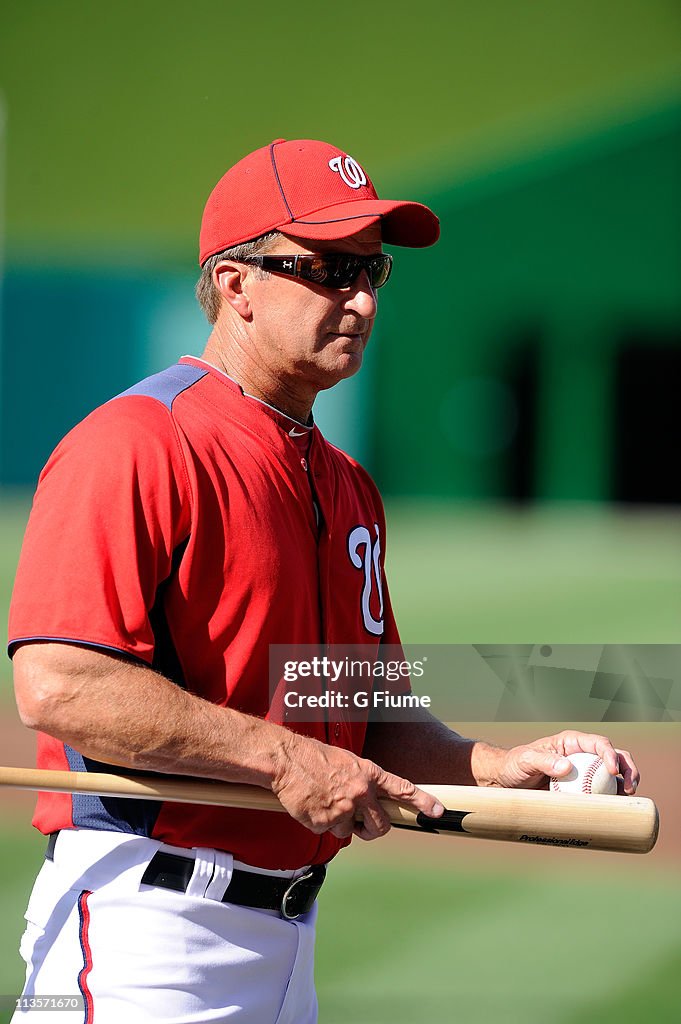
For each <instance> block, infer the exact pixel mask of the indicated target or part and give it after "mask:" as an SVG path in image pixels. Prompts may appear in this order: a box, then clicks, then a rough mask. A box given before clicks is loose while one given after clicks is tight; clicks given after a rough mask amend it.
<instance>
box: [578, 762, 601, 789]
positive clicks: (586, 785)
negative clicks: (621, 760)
mask: <svg viewBox="0 0 681 1024" xmlns="http://www.w3.org/2000/svg"><path fill="white" fill-rule="evenodd" d="M602 764H603V758H602V757H597V758H596V760H595V761H592V762H591V764H590V765H589V767H588V768H587V770H586V771H585V772H584V778H583V780H582V793H590V792H591V787H592V784H593V781H594V775H595V774H596V772H597V771H598V769H599V768H600V766H601V765H602Z"/></svg>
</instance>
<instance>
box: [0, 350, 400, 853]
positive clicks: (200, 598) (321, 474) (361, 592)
mask: <svg viewBox="0 0 681 1024" xmlns="http://www.w3.org/2000/svg"><path fill="white" fill-rule="evenodd" d="M291 428H292V421H291V420H290V419H289V418H288V417H286V416H284V415H283V414H281V413H279V412H278V411H277V410H275V409H272V408H270V407H269V406H267V405H265V404H264V403H261V402H258V401H256V400H254V399H252V398H249V397H248V396H245V395H244V394H243V392H242V391H241V388H240V387H239V386H238V385H237V384H236V383H235V382H234V381H232V380H230V378H228V377H226V376H225V375H224V374H223V373H221V372H220V371H219V370H216V369H214V368H213V367H210V366H209V365H208V364H207V363H205V362H203V361H202V360H198V359H193V358H191V357H185V358H183V359H181V360H180V362H179V363H178V364H176V365H175V366H173V367H170V368H169V369H167V370H164V371H163V372H161V373H158V374H156V375H154V376H153V377H150V378H148V379H147V380H145V381H142V382H141V383H140V384H138V385H136V386H135V387H133V388H131V389H130V390H129V391H127V392H125V393H124V394H123V395H120V396H119V397H117V398H115V399H112V400H111V401H110V402H107V403H106V404H105V405H103V406H101V407H100V408H98V409H96V410H95V411H94V412H93V413H92V414H91V415H90V416H88V417H87V418H86V419H85V420H83V422H82V423H80V424H79V425H78V426H76V427H75V428H74V429H73V430H72V431H71V432H70V433H69V434H68V435H67V436H66V437H65V438H64V440H63V441H62V442H61V443H60V444H59V445H58V447H57V448H56V450H55V451H54V453H53V454H52V456H51V457H50V459H49V461H48V463H47V465H46V467H45V469H44V470H43V472H42V474H41V476H40V481H39V484H38V489H37V492H36V495H35V500H34V503H33V509H32V512H31V517H30V520H29V524H28V528H27V532H26V537H25V540H24V545H23V549H22V553H21V559H20V562H19V568H18V572H17V578H16V583H15V589H14V594H13V598H12V606H11V613H10V626H9V638H10V652H12V651H13V650H14V649H16V647H17V645H19V644H21V643H22V642H25V641H30V640H36V639H45V640H52V641H63V642H66V643H77V644H86V645H88V646H91V647H95V648H100V649H102V650H104V651H107V650H109V651H113V652H116V653H123V654H125V655H127V656H129V657H130V658H133V659H137V660H139V661H140V662H142V663H145V664H147V665H149V666H152V667H153V668H155V669H157V670H158V671H159V672H161V673H162V674H163V675H165V676H167V677H168V678H170V679H172V680H173V681H174V682H175V683H177V685H179V686H183V687H185V688H186V689H187V690H188V691H189V692H191V693H194V694H198V695H200V696H201V697H203V698H205V699H207V700H209V701H211V702H213V703H215V704H218V705H222V706H228V707H231V708H235V709H237V710H239V711H243V712H246V713H248V714H251V715H256V716H259V717H262V718H266V717H268V716H271V709H270V694H269V680H268V675H269V665H268V658H269V647H270V645H271V644H320V643H323V644H334V643H337V644H350V645H356V644H375V645H378V644H379V643H391V644H397V643H399V637H398V634H397V629H396V626H395V623H394V619H393V615H392V611H391V608H390V602H389V598H388V594H387V590H386V588H385V584H384V583H382V564H383V552H384V551H385V521H384V515H383V508H382V503H381V500H380V497H379V494H378V491H377V489H376V486H375V485H374V483H373V481H372V480H371V478H370V477H369V476H368V474H367V473H366V472H365V471H364V470H363V469H362V468H361V466H359V465H358V464H357V463H356V462H355V461H354V460H353V459H351V458H350V457H349V456H348V455H346V454H345V453H343V452H341V451H339V450H338V449H337V448H335V447H333V446H332V445H331V444H329V443H328V442H327V441H326V440H325V439H324V437H323V436H322V435H321V433H320V432H319V430H318V429H317V428H316V427H315V428H314V429H313V430H312V432H311V439H310V445H309V451H308V455H307V458H306V457H305V456H304V455H303V454H302V453H301V450H300V449H299V447H298V444H297V443H296V441H297V438H296V436H295V435H296V434H297V433H298V432H299V431H297V430H294V431H293V436H291V434H290V432H291ZM313 496H314V501H313ZM315 504H316V506H317V510H315ZM358 529H359V536H364V537H365V538H366V542H367V547H368V546H369V545H371V551H369V550H367V553H366V554H367V557H365V558H364V559H363V560H362V559H360V558H358V557H357V549H356V545H355V547H354V548H353V545H352V544H349V543H348V539H349V537H350V536H351V535H353V536H355V537H357V536H358V533H357V531H358ZM379 544H380V548H379ZM360 563H361V564H360ZM288 727H289V728H292V729H295V730H296V731H298V732H301V733H305V734H306V735H311V736H315V737H316V738H318V739H319V740H322V741H323V742H326V743H330V744H336V745H339V746H342V747H345V748H347V749H350V750H353V751H354V752H356V753H357V754H360V753H361V751H362V746H363V743H364V736H365V731H366V724H365V723H363V722H356V721H355V722H339V723H335V724H333V725H332V726H331V727H330V726H329V725H328V724H326V723H325V722H324V721H318V722H305V723H302V722H301V723H291V724H290V725H288ZM38 765H39V767H41V768H56V769H66V768H69V769H71V770H79V771H88V770H90V771H119V772H120V771H123V769H120V768H115V767H112V766H109V765H102V764H101V763H99V762H95V761H93V760H91V759H88V758H84V757H83V756H82V755H81V754H79V753H78V752H77V751H75V750H73V749H72V748H71V747H69V746H68V745H67V744H63V743H61V742H60V741H58V740H56V739H54V738H51V737H48V736H45V735H42V734H40V735H39V739H38ZM34 824H35V825H36V827H37V828H38V829H40V831H42V832H44V833H49V832H54V831H56V830H57V829H62V828H97V829H114V830H118V831H124V832H133V833H136V834H138V835H145V836H151V837H153V838H155V839H159V840H161V841H163V842H165V843H170V844H172V845H175V846H184V847H193V846H206V847H216V848H218V849H224V850H228V851H230V852H231V853H233V854H234V856H235V857H236V858H237V859H239V860H242V861H245V862H247V863H250V864H253V865H256V866H260V867H266V868H296V867H300V866H301V865H304V864H310V863H319V862H324V861H328V860H329V859H330V858H331V857H332V856H333V855H334V854H335V853H336V852H337V851H338V849H339V848H340V847H341V846H344V845H346V843H347V842H348V840H345V841H343V840H339V839H337V838H336V837H335V836H332V835H331V834H330V833H326V834H324V835H322V836H317V835H314V834H313V833H312V832H310V831H309V830H308V829H306V828H304V827H303V826H302V825H299V824H298V823H297V822H295V821H294V820H293V819H292V818H289V817H287V816H286V815H282V814H277V813H272V812H269V813H268V812H256V811H242V810H229V809H223V808H217V807H204V806H198V805H189V804H172V803H163V802H159V801H137V800H123V799H114V798H100V797H95V796H90V795H82V794H73V795H67V794H46V793H43V794H40V796H39V798H38V804H37V809H36V814H35V818H34Z"/></svg>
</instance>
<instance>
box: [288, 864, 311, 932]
mask: <svg viewBox="0 0 681 1024" xmlns="http://www.w3.org/2000/svg"><path fill="white" fill-rule="evenodd" d="M313 874H314V872H313V871H308V872H307V874H306V875H301V876H300V878H294V879H293V881H292V882H291V884H290V885H289V887H288V889H287V890H286V892H285V893H284V895H283V896H282V898H281V916H282V917H284V918H286V920H287V921H296V920H297V919H298V918H299V917H300V914H289V912H288V910H287V909H286V903H287V901H288V899H289V897H290V896H291V893H292V892H293V890H294V889H295V887H296V886H297V885H298V882H306V881H307V880H308V878H312V876H313Z"/></svg>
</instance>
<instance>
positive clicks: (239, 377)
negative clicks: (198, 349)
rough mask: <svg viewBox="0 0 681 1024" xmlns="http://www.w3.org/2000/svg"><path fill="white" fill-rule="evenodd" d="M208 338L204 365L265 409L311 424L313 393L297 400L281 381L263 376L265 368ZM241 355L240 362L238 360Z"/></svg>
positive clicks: (212, 337) (299, 396)
mask: <svg viewBox="0 0 681 1024" xmlns="http://www.w3.org/2000/svg"><path fill="white" fill-rule="evenodd" d="M214 334H215V332H213V334H211V336H210V338H209V339H208V342H207V343H206V347H205V349H204V351H203V353H202V355H201V359H203V361H204V362H206V363H209V364H210V365H211V366H214V367H215V369H216V370H220V371H221V372H222V373H224V374H226V375H227V376H228V377H231V379H232V380H233V381H236V383H237V384H238V385H239V387H240V388H241V389H242V391H243V392H244V394H246V395H249V396H250V397H251V398H257V399H258V401H260V402H264V403H265V405H269V406H271V407H272V408H273V409H276V410H278V411H279V412H282V413H283V414H284V415H285V416H288V417H289V418H290V419H293V420H295V421H296V423H301V424H304V425H308V424H309V423H311V422H312V405H313V403H314V400H315V398H316V397H317V395H316V393H311V394H309V395H305V396H301V395H300V394H298V393H297V391H296V392H295V393H294V389H293V388H289V387H287V385H286V382H285V381H280V380H275V379H273V378H272V377H271V375H270V374H269V373H268V372H267V369H266V367H259V366H257V365H255V364H254V362H253V360H251V359H248V358H246V357H245V354H244V353H243V352H240V351H238V350H237V352H236V353H235V351H234V350H233V349H231V348H227V347H226V346H224V345H222V344H220V343H219V338H218V339H216V338H215V337H214ZM238 355H241V356H242V358H238Z"/></svg>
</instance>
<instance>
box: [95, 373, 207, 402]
mask: <svg viewBox="0 0 681 1024" xmlns="http://www.w3.org/2000/svg"><path fill="white" fill-rule="evenodd" d="M208 372H209V371H208V370H203V369H201V368H200V367H198V366H190V365H189V364H187V363H176V364H175V366H169V367H168V369H167V370H161V372H160V373H154V374H153V375H152V376H151V377H145V378H144V380H141V381H140V382H139V384H133V386H132V387H131V388H128V390H127V391H123V392H122V393H121V394H120V395H116V398H125V397H126V395H145V396H146V397H147V398H155V399H156V400H157V401H159V402H162V404H163V405H165V406H166V408H167V409H172V407H173V402H174V401H175V399H176V398H177V396H178V395H181V394H182V392H183V391H186V390H187V388H190V387H191V386H192V384H196V382H197V380H201V378H202V377H205V376H206V374H207V373H208ZM115 400H116V399H112V401H115Z"/></svg>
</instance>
